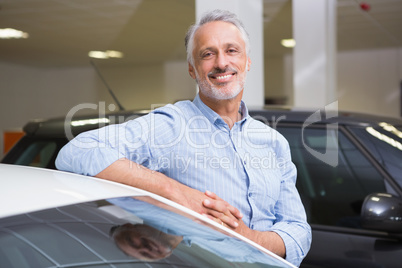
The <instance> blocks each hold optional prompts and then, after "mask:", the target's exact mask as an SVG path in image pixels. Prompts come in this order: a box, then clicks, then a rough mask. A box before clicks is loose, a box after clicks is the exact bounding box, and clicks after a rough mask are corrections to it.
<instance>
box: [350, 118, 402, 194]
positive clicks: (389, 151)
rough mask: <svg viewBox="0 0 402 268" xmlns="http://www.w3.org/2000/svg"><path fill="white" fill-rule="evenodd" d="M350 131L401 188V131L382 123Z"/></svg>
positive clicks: (354, 128)
mask: <svg viewBox="0 0 402 268" xmlns="http://www.w3.org/2000/svg"><path fill="white" fill-rule="evenodd" d="M350 130H351V131H352V132H353V133H354V134H356V137H357V138H358V139H359V140H360V142H362V143H363V144H364V145H365V147H366V148H367V149H368V150H369V151H370V153H371V154H372V155H373V156H374V157H375V158H376V160H377V161H378V162H379V163H381V165H382V166H383V167H384V168H385V169H386V170H387V171H388V172H389V173H390V174H391V176H392V177H394V179H395V180H396V181H397V182H398V183H399V185H400V186H401V187H402V161H401V159H402V129H400V128H399V129H398V128H396V127H393V126H391V125H389V124H386V123H382V124H381V125H380V126H379V127H375V128H373V127H350Z"/></svg>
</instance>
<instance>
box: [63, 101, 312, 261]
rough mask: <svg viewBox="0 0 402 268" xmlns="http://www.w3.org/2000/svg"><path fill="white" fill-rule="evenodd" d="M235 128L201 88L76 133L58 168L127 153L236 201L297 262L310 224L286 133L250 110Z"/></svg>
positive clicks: (93, 165) (85, 170)
mask: <svg viewBox="0 0 402 268" xmlns="http://www.w3.org/2000/svg"><path fill="white" fill-rule="evenodd" d="M240 111H241V113H242V120H241V121H238V122H236V123H235V124H234V126H233V127H232V129H229V127H228V125H227V124H226V123H225V122H224V121H223V119H222V118H221V117H220V116H219V115H218V114H217V113H215V112H214V111H213V110H212V109H210V108H209V107H208V106H207V105H205V104H204V103H203V102H202V101H201V99H200V98H199V96H198V95H197V96H196V98H195V99H194V101H192V102H191V101H181V102H177V103H176V104H174V105H166V106H164V107H162V108H158V109H156V110H154V111H152V112H151V113H149V114H148V115H145V116H143V117H140V118H137V119H135V120H131V121H128V122H125V123H122V124H117V125H110V126H107V127H104V128H101V129H99V130H93V131H89V132H85V133H82V134H80V135H78V136H77V137H76V138H75V139H73V140H72V141H70V142H69V143H68V144H67V145H66V146H65V147H63V149H62V150H61V151H60V153H59V155H58V158H57V159H56V166H57V168H58V169H60V170H64V171H70V172H75V173H79V174H84V175H90V176H93V175H96V174H98V173H99V172H100V171H102V170H103V169H105V168H106V167H107V166H109V165H110V164H112V163H113V162H115V161H116V160H118V159H121V158H127V159H130V160H132V161H134V162H136V163H139V164H142V165H144V166H146V167H147V168H149V169H151V170H155V171H159V172H162V173H164V174H165V175H167V176H168V177H170V178H173V179H175V180H177V181H179V182H181V183H183V184H185V185H187V186H190V187H192V188H195V189H198V190H200V191H203V192H204V191H206V190H209V191H212V192H214V193H216V194H217V195H218V196H219V197H221V198H222V199H224V200H226V201H227V202H228V203H230V204H231V205H233V206H234V207H236V208H238V209H239V210H240V211H241V212H242V213H243V215H244V217H243V221H244V223H245V224H246V225H247V226H248V227H249V228H251V229H253V230H259V231H275V232H276V233H278V234H279V235H280V236H281V237H282V239H283V241H284V243H285V246H286V259H287V260H288V261H289V262H291V263H293V264H295V265H299V264H300V262H301V261H302V259H303V258H304V257H305V256H306V254H307V252H308V250H309V248H310V243H311V229H310V226H309V225H308V223H307V221H306V215H305V211H304V207H303V205H302V203H301V200H300V197H299V194H298V192H297V189H296V187H295V183H296V168H295V166H294V164H293V163H292V161H291V156H290V149H289V145H288V142H287V141H286V139H285V138H284V137H283V136H282V135H281V134H280V133H278V132H277V131H276V130H274V129H272V128H270V127H269V126H267V125H265V124H263V123H262V122H260V121H257V120H255V119H253V118H252V117H250V116H249V115H248V111H247V108H246V106H245V104H244V103H243V102H242V104H241V106H240Z"/></svg>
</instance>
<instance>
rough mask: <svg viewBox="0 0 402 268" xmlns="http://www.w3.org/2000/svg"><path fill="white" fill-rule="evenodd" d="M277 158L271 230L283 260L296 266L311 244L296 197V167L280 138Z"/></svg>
mask: <svg viewBox="0 0 402 268" xmlns="http://www.w3.org/2000/svg"><path fill="white" fill-rule="evenodd" d="M278 143H279V144H278V146H277V156H278V157H279V158H280V159H282V160H283V166H282V167H281V171H282V172H281V173H282V180H281V185H280V195H279V199H278V201H277V203H276V205H275V211H276V221H275V223H274V225H273V226H272V228H271V231H274V232H276V233H277V234H278V235H279V236H281V238H282V239H283V241H284V243H285V247H286V260H287V261H289V262H290V263H292V264H294V265H296V266H299V265H300V263H301V261H302V260H303V258H304V257H305V256H306V255H307V253H308V251H309V249H310V245H311V239H312V238H311V227H310V225H309V224H308V223H307V217H306V213H305V209H304V206H303V204H302V202H301V199H300V195H299V193H298V191H297V189H296V177H297V170H296V166H295V165H294V164H293V163H292V160H291V155H290V148H289V143H288V142H287V141H286V139H285V138H284V137H283V136H280V137H279V139H278Z"/></svg>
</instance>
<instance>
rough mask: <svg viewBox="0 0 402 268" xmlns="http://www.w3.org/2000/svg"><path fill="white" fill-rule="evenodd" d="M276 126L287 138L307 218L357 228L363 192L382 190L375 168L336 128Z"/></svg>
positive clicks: (380, 180)
mask: <svg viewBox="0 0 402 268" xmlns="http://www.w3.org/2000/svg"><path fill="white" fill-rule="evenodd" d="M278 130H279V132H281V133H282V134H283V135H284V136H285V137H286V138H287V140H288V141H289V144H290V148H291V153H292V160H293V162H294V163H295V165H296V167H297V170H298V179H297V187H298V190H299V192H300V195H301V198H302V201H303V203H304V205H305V207H306V212H307V217H308V220H309V222H310V223H313V224H324V225H331V226H344V227H353V228H360V222H359V215H360V209H361V205H362V203H363V200H364V198H365V197H366V195H368V194H369V193H372V192H386V190H385V185H384V180H383V178H382V176H381V175H380V174H379V172H378V171H377V170H376V169H375V168H374V167H373V166H372V164H371V163H370V162H369V161H368V160H367V158H366V157H365V156H364V155H363V153H362V152H360V151H359V149H358V148H357V147H356V146H355V145H354V144H353V143H352V142H351V141H350V140H349V139H348V138H347V137H346V135H344V134H343V133H342V132H341V131H340V130H339V131H338V130H337V129H328V130H327V129H325V128H306V129H302V128H296V127H279V128H278ZM331 155H332V159H331ZM334 157H335V158H334Z"/></svg>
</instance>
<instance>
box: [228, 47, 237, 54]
mask: <svg viewBox="0 0 402 268" xmlns="http://www.w3.org/2000/svg"><path fill="white" fill-rule="evenodd" d="M238 52H239V51H238V50H237V49H236V48H229V49H228V50H227V53H229V54H237V53H238Z"/></svg>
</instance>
